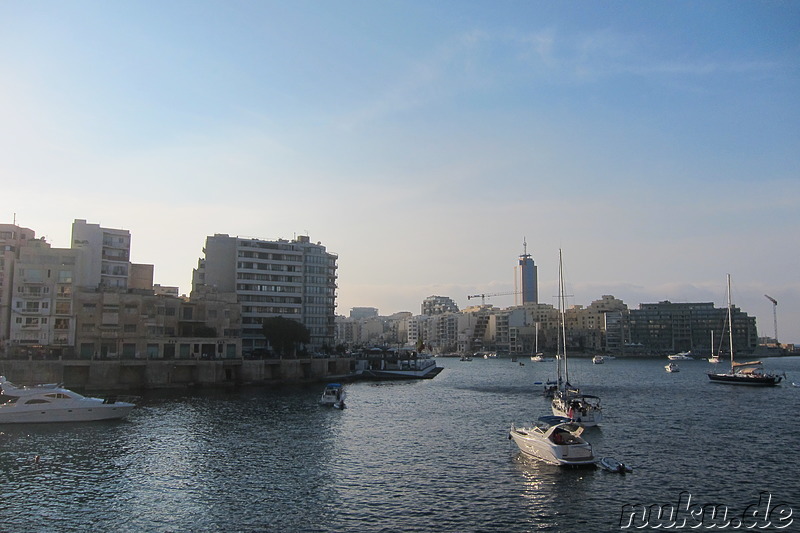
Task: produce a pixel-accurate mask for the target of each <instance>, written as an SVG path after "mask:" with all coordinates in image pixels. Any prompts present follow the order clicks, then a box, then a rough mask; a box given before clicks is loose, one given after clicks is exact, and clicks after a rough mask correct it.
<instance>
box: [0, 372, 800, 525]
mask: <svg viewBox="0 0 800 533" xmlns="http://www.w3.org/2000/svg"><path fill="white" fill-rule="evenodd" d="M521 361H522V362H523V363H524V365H520V364H519V363H516V362H512V361H511V360H509V359H490V360H484V359H476V360H474V361H472V362H462V361H459V360H458V359H442V358H440V359H438V363H439V364H440V365H441V366H444V367H445V370H444V371H443V372H442V373H441V374H439V375H438V376H437V377H436V378H434V379H432V380H421V381H397V382H381V383H375V382H372V383H370V382H360V383H350V384H346V385H345V386H346V390H347V394H348V398H347V409H345V410H336V409H331V408H324V407H320V406H319V405H318V400H319V397H320V395H321V393H322V389H323V386H322V385H313V386H295V387H281V388H264V387H244V388H240V389H237V390H230V391H223V390H202V389H199V390H198V389H195V390H185V391H178V392H176V391H171V392H163V391H162V392H147V393H144V395H143V396H141V397H140V398H139V401H138V407H137V408H136V409H135V410H134V411H133V412H132V413H131V415H130V416H129V417H128V419H127V420H124V421H117V422H98V423H82V424H72V423H70V424H49V425H5V426H0V431H2V433H3V434H2V435H0V483H1V484H2V497H1V498H0V531H2V532H6V531H9V532H12V531H13V532H69V531H93V532H105V531H113V532H128V531H132V532H133V531H135V532H150V531H153V532H185V531H191V532H212V531H214V532H215V531H224V532H239V531H241V532H258V531H276V532H295V531H302V532H305V531H308V532H317V531H318V532H343V531H354V532H394V531H397V532H413V531H425V532H430V531H443V532H450V531H452V532H472V531H474V532H517V531H520V532H523V531H554V532H604V531H623V530H626V529H627V530H634V529H636V528H635V526H636V525H638V526H642V527H641V529H652V528H653V527H654V526H655V525H658V524H657V522H658V521H657V520H656V519H655V518H654V516H653V515H652V513H650V514H648V515H644V514H643V513H639V515H637V516H638V517H639V518H637V519H636V520H638V522H637V521H636V520H633V521H632V519H631V518H630V515H631V512H630V511H631V509H644V508H646V509H652V507H651V506H654V505H659V506H662V507H660V508H661V509H670V507H669V506H670V505H672V506H673V508H674V509H677V510H676V511H675V514H674V515H670V516H673V518H672V519H671V520H672V521H671V522H670V521H669V520H666V519H665V518H663V517H662V522H661V528H660V529H662V530H663V529H673V530H681V529H682V528H681V527H680V526H681V525H683V526H685V528H683V529H685V530H689V528H690V526H692V525H697V524H700V525H699V526H698V527H697V528H695V529H693V530H695V531H697V530H708V529H710V528H708V527H707V526H708V525H709V524H710V522H705V523H702V522H697V521H694V522H693V521H692V518H691V517H692V515H687V514H686V513H685V512H684V513H683V514H682V515H681V514H680V512H679V510H680V509H681V507H682V506H684V504H686V508H687V509H689V504H691V505H692V506H694V507H693V509H695V510H697V509H698V507H699V506H703V505H706V504H721V505H724V508H725V509H726V510H727V511H728V513H730V514H729V515H728V522H727V528H720V527H717V528H715V529H729V530H733V529H742V530H747V529H746V525H751V524H755V525H757V526H758V528H757V529H758V530H762V531H763V530H768V531H770V530H772V531H781V530H782V531H800V458H799V457H798V451H800V430H798V411H799V408H800V387H794V386H792V381H795V382H798V384H800V358H797V357H788V358H773V359H765V360H764V361H765V363H766V364H767V366H768V367H769V368H770V369H771V370H775V371H778V372H786V374H787V376H788V379H787V380H786V381H785V382H784V383H783V384H782V385H780V386H778V387H774V388H746V387H737V386H730V385H722V384H712V383H710V382H709V380H708V378H707V377H706V375H705V372H706V371H707V370H709V369H710V368H711V367H712V365H710V364H708V363H706V362H705V361H686V362H680V363H679V366H680V368H681V371H680V372H679V373H672V374H670V373H667V372H665V370H664V365H665V364H666V363H667V360H666V359H663V360H661V359H658V360H654V359H616V360H612V361H608V362H607V363H606V364H603V365H593V364H592V363H591V361H590V360H588V359H576V358H572V359H571V360H570V378H571V381H572V383H573V384H575V385H577V386H580V387H581V388H582V389H583V390H584V392H587V393H590V394H596V395H598V396H600V397H601V398H602V401H603V406H604V417H605V420H604V424H603V425H602V426H601V427H599V428H590V429H587V430H586V432H585V433H584V436H585V437H586V439H587V440H588V441H590V442H591V443H592V444H593V446H594V449H595V453H596V455H597V456H600V457H602V456H612V457H615V458H617V459H619V460H622V461H624V462H626V463H628V464H630V465H631V466H633V468H634V470H633V472H632V473H630V474H627V475H624V476H623V475H619V474H612V473H609V472H605V471H603V470H601V469H588V470H587V469H564V468H559V467H556V466H550V465H547V464H544V463H541V462H538V461H536V460H528V459H525V458H524V457H521V456H520V454H519V452H518V450H517V448H516V446H515V445H514V443H513V442H512V441H510V440H508V430H509V427H510V425H511V423H512V422H515V423H517V424H523V423H529V422H531V421H533V420H535V419H536V418H537V417H539V416H541V415H547V414H550V410H549V403H548V402H547V401H546V400H545V399H544V398H543V396H542V394H541V392H542V388H543V386H542V385H541V384H537V382H542V381H545V380H547V379H550V378H553V377H554V373H555V367H554V366H555V363H534V362H531V361H529V360H523V359H521ZM9 378H10V379H11V380H12V381H13V376H9ZM37 456H38V460H37V459H36V457H37ZM768 495H769V496H770V497H771V500H769V501H767V499H766V497H767V496H768ZM687 502H689V503H687ZM637 505H638V506H639V507H634V506H637ZM768 505H769V506H770V510H768V511H764V512H763V513H761V511H759V509H766V506H768ZM780 505H783V507H780ZM626 506H627V507H626ZM776 507H777V508H778V509H779V512H778V511H776V512H772V511H774V509H775V508H776ZM719 509H721V508H719ZM787 509H789V510H791V511H793V513H794V516H793V517H791V518H788V519H787V518H786V516H785V515H786V510H787ZM745 511H748V512H751V515H749V516H751V519H752V520H751V522H741V517H742V514H743V513H744V512H745ZM753 513H755V514H753ZM759 513H761V514H764V515H765V516H763V517H762V516H761V514H759ZM770 513H771V515H770ZM781 513H783V514H781ZM687 516H689V518H690V520H689V521H688V522H686V518H687ZM694 516H697V515H694ZM736 517H739V518H737V519H736V520H739V521H738V522H737V521H736V520H731V518H736ZM667 518H669V516H667ZM706 518H707V517H706ZM718 518H719V516H717V517H716V519H718ZM679 519H680V520H683V524H682V523H681V521H680V520H679ZM770 519H771V522H769V523H767V521H768V520H770ZM779 519H780V520H779ZM756 520H761V521H760V522H758V523H757V524H756ZM787 522H788V523H787ZM717 525H719V523H718V524H717ZM737 526H738V527H737ZM761 526H766V527H763V528H762V527H761ZM779 526H783V528H782V529H779ZM787 526H788V527H787ZM712 530H713V529H712Z"/></svg>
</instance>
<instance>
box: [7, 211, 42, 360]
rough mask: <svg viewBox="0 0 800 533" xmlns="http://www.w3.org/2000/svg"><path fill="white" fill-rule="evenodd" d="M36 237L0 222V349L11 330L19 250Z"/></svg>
mask: <svg viewBox="0 0 800 533" xmlns="http://www.w3.org/2000/svg"><path fill="white" fill-rule="evenodd" d="M35 238H36V232H34V231H33V230H32V229H28V228H22V227H20V226H17V225H16V224H0V351H3V350H5V349H6V347H7V345H8V342H9V336H10V332H11V298H12V296H13V294H14V288H13V283H14V271H15V269H16V264H17V259H18V258H19V253H20V250H21V249H22V248H23V247H24V246H26V245H27V244H28V242H30V241H32V240H33V239H35Z"/></svg>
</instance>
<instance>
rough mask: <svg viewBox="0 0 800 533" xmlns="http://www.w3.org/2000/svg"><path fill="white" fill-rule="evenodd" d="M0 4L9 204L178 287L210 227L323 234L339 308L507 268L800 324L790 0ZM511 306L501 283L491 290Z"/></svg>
mask: <svg viewBox="0 0 800 533" xmlns="http://www.w3.org/2000/svg"><path fill="white" fill-rule="evenodd" d="M608 6H609V5H608V4H603V3H585V4H581V5H580V7H570V6H569V5H566V4H553V3H548V2H536V1H532V2H506V3H499V4H498V3H489V2H471V1H460V2H454V1H442V2H436V3H432V4H431V3H425V2H419V1H411V2H393V1H386V2H381V3H370V2H365V1H350V0H347V1H342V2H337V3H323V2H307V1H299V2H292V3H280V2H269V1H266V2H260V3H252V2H239V1H232V2H226V3H217V2H206V1H200V2H181V1H176V2H171V3H168V4H160V3H156V2H150V1H143V2H137V3H135V4H108V3H103V2H95V1H76V2H70V3H66V4H64V3H57V2H53V1H45V2H40V3H37V4H35V5H34V4H30V3H26V2H21V1H16V0H12V1H9V2H4V3H2V4H0V72H3V73H4V74H5V75H4V80H3V83H1V84H0V175H2V176H3V182H2V190H3V198H4V201H3V206H4V209H3V216H2V217H0V221H2V222H4V223H12V221H13V217H14V216H16V219H17V224H18V225H20V226H23V227H29V228H31V229H33V230H35V231H36V233H37V236H45V238H46V240H47V241H48V242H50V243H51V244H52V245H53V246H55V247H64V248H67V247H69V236H70V230H71V224H72V221H73V220H74V219H85V220H87V222H89V223H93V224H100V225H101V226H103V227H109V228H122V229H127V230H129V231H130V232H131V236H132V243H131V261H133V262H136V263H147V264H153V265H155V280H154V281H155V282H156V283H159V284H162V285H171V286H178V287H179V288H180V291H181V293H185V294H188V292H189V290H190V282H191V272H192V269H193V268H195V267H196V265H197V260H198V259H199V258H200V257H201V256H202V247H203V245H204V243H205V238H206V237H207V236H210V235H214V234H215V233H227V234H229V235H231V236H249V237H256V238H259V239H265V240H272V239H278V238H285V239H292V238H293V237H295V236H298V235H308V236H309V237H310V238H311V240H312V241H314V242H317V241H320V242H321V243H322V244H323V245H325V246H326V247H327V249H328V251H329V252H332V253H336V254H338V256H339V261H338V265H339V271H338V273H339V280H338V282H339V289H338V298H337V304H338V307H337V312H338V314H342V315H345V316H346V315H347V314H348V312H349V309H350V308H352V307H377V308H378V309H379V310H380V312H381V314H382V315H388V314H391V313H394V312H398V311H411V312H412V313H414V314H418V313H419V311H420V305H421V303H422V300H424V299H425V298H426V297H428V296H431V295H441V296H449V297H451V298H453V300H455V301H456V303H457V304H458V305H459V307H460V308H462V309H463V308H464V307H466V306H467V305H469V304H471V303H476V302H475V301H474V300H473V301H468V300H467V295H470V294H481V293H495V292H509V291H513V290H514V266H515V265H516V262H517V259H518V256H519V255H520V254H521V253H522V252H523V244H522V243H523V240H526V241H527V243H528V246H527V251H528V253H530V254H531V255H532V257H533V259H534V261H535V262H536V265H537V267H538V277H539V301H540V302H541V303H553V302H554V301H555V294H556V283H557V263H558V250H559V248H561V249H563V250H564V269H565V278H566V282H567V284H568V292H569V293H570V294H571V295H572V297H571V298H570V304H580V305H588V304H589V303H591V302H592V301H594V300H596V299H598V298H600V297H601V296H602V295H604V294H610V295H613V296H615V297H617V298H619V299H621V300H623V301H624V302H625V303H626V304H628V306H629V307H635V306H637V305H638V304H640V303H654V302H658V301H663V300H670V301H673V302H714V303H715V305H717V306H718V307H719V306H724V305H725V298H726V296H725V294H726V285H725V283H726V282H725V276H726V274H727V273H730V274H731V276H732V288H733V304H734V305H736V306H737V307H740V308H742V310H744V311H745V312H747V313H748V314H749V315H750V316H755V317H756V319H757V325H758V330H759V334H760V335H762V336H772V335H773V314H772V313H773V304H772V303H771V302H770V301H769V300H768V299H767V298H765V296H764V295H770V296H771V297H774V298H775V299H777V301H778V302H779V303H778V307H777V316H778V337H779V340H781V341H782V342H794V343H800V279H798V278H799V277H800V276H799V274H798V273H800V254H799V253H798V251H797V249H796V248H797V237H796V235H798V234H799V233H800V217H799V216H798V205H800V201H798V200H800V150H798V148H800V110H799V109H798V104H797V96H796V95H797V94H800V83H798V82H799V81H800V79H799V78H800V77H799V76H798V74H799V73H800V31H798V30H800V6H798V5H797V4H794V3H789V2H719V3H702V4H698V3H694V2H680V1H679V2H671V3H669V4H660V3H639V2H620V3H615V4H614V7H613V8H610V7H608ZM487 303H492V304H494V305H496V306H498V307H508V306H510V305H513V303H514V298H513V296H507V297H498V298H492V299H487Z"/></svg>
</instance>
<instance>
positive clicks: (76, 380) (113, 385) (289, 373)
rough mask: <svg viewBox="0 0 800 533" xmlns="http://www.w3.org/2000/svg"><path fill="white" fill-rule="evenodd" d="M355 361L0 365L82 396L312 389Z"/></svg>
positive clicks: (15, 378)
mask: <svg viewBox="0 0 800 533" xmlns="http://www.w3.org/2000/svg"><path fill="white" fill-rule="evenodd" d="M352 364H353V360H352V359H348V358H337V359H259V360H243V359H216V360H210V361H208V360H181V359H175V360H136V359H128V360H116V361H97V360H60V361H58V360H54V361H47V360H45V361H30V360H29V361H25V360H10V359H6V360H0V375H3V376H5V377H6V379H8V380H9V381H11V382H13V383H15V384H17V385H35V384H40V383H63V384H64V386H65V387H66V388H69V389H78V390H137V389H168V388H183V387H192V386H210V387H223V386H236V385H245V384H275V385H277V384H285V383H310V382H318V381H326V380H329V379H334V378H335V377H336V376H344V375H348V374H350V373H351V371H352Z"/></svg>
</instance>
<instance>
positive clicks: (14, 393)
mask: <svg viewBox="0 0 800 533" xmlns="http://www.w3.org/2000/svg"><path fill="white" fill-rule="evenodd" d="M0 392H1V393H2V394H0V402H2V403H0V424H32V423H40V422H90V421H95V420H116V419H120V418H125V417H126V416H128V413H130V412H131V410H133V408H134V407H135V405H134V404H133V403H129V402H121V401H117V400H116V398H115V397H109V398H106V399H102V398H90V397H87V396H83V395H81V394H78V393H77V392H74V391H71V390H69V389H65V388H63V387H62V386H60V385H57V384H53V383H51V384H47V385H34V386H32V387H20V386H17V385H14V384H13V383H11V382H10V381H8V380H6V378H5V376H0Z"/></svg>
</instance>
